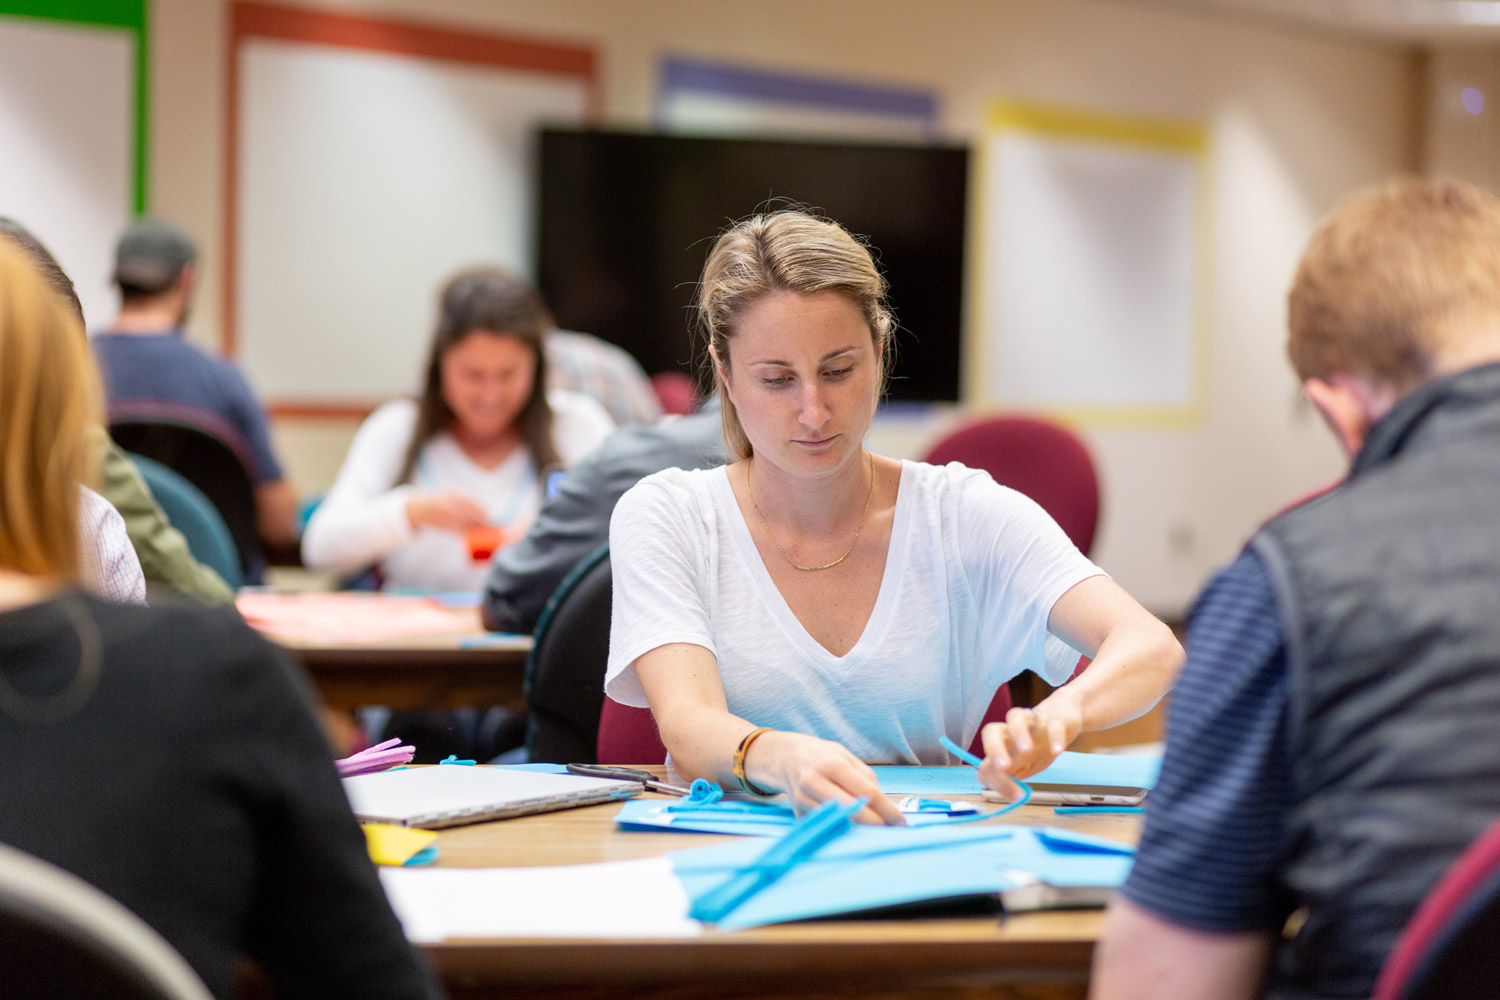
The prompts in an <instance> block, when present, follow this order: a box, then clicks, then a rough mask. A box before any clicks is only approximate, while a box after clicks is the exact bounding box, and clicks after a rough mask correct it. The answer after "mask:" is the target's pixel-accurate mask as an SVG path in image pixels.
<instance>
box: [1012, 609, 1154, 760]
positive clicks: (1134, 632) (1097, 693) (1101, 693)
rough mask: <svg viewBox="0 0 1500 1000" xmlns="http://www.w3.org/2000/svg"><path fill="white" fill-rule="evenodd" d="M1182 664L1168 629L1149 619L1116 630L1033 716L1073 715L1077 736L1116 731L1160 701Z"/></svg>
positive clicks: (1045, 700)
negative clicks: (1083, 667)
mask: <svg viewBox="0 0 1500 1000" xmlns="http://www.w3.org/2000/svg"><path fill="white" fill-rule="evenodd" d="M1182 660H1183V652H1182V646H1181V645H1180V644H1179V643H1178V642H1177V639H1176V638H1175V637H1174V636H1173V635H1172V630H1171V629H1169V628H1167V626H1166V625H1164V624H1162V623H1161V622H1159V621H1157V620H1156V619H1155V618H1150V619H1149V620H1146V621H1140V622H1132V623H1130V624H1128V625H1120V626H1117V627H1116V628H1114V629H1112V630H1111V631H1110V633H1109V635H1108V636H1107V637H1106V638H1105V640H1104V642H1102V643H1101V644H1100V645H1099V649H1098V652H1097V653H1096V654H1095V656H1094V659H1093V662H1092V663H1090V664H1089V666H1088V668H1087V669H1086V670H1084V671H1083V673H1081V674H1079V675H1078V676H1077V677H1076V678H1074V679H1073V680H1072V681H1070V682H1069V683H1067V684H1065V685H1063V686H1062V687H1060V688H1058V689H1057V690H1056V691H1054V692H1053V693H1052V694H1051V695H1049V696H1048V697H1047V698H1045V699H1044V700H1043V701H1042V702H1041V703H1040V704H1038V705H1037V711H1039V712H1043V713H1044V714H1045V713H1047V712H1051V711H1064V712H1069V713H1071V712H1076V713H1077V718H1078V720H1079V725H1080V731H1081V732H1089V731H1091V730H1096V729H1108V728H1110V727H1111V726H1117V725H1119V724H1120V723H1122V722H1128V721H1129V720H1131V719H1134V718H1136V717H1137V716H1140V715H1144V714H1145V713H1146V712H1148V711H1150V710H1151V708H1152V707H1153V706H1154V705H1155V704H1156V703H1157V702H1158V701H1160V700H1161V697H1162V695H1164V694H1166V693H1167V691H1168V690H1170V689H1171V687H1172V683H1173V681H1174V680H1175V679H1176V677H1177V671H1178V670H1179V669H1181V667H1182ZM1049 703H1051V704H1050V705H1049Z"/></svg>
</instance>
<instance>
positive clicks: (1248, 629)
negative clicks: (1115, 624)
mask: <svg viewBox="0 0 1500 1000" xmlns="http://www.w3.org/2000/svg"><path fill="white" fill-rule="evenodd" d="M1288 690H1289V682H1288V678H1287V669H1286V654H1285V647H1284V642H1283V632H1282V626H1281V617H1280V615H1279V614H1278V613H1277V610H1276V598H1275V592H1274V591H1273V590H1272V588H1271V581H1270V578H1269V576H1268V575H1267V574H1266V570H1265V567H1264V565H1263V564H1262V563H1261V561H1260V559H1259V558H1258V557H1257V556H1255V555H1254V554H1253V553H1251V552H1245V553H1242V554H1241V555H1240V557H1239V558H1238V559H1237V560H1235V561H1234V562H1233V563H1231V564H1230V565H1229V566H1228V567H1227V568H1226V569H1224V570H1223V571H1222V572H1221V573H1220V574H1219V575H1218V576H1217V577H1216V578H1215V579H1214V580H1213V582H1212V583H1210V584H1209V585H1208V587H1207V589H1205V590H1204V591H1203V594H1202V596H1200V597H1199V599H1198V602H1197V604H1196V606H1195V607H1194V608H1193V611H1192V614H1191V615H1190V616H1189V619H1188V640H1187V664H1186V666H1184V667H1183V669H1182V675H1181V677H1180V678H1179V679H1178V682H1177V688H1176V690H1175V691H1174V692H1173V694H1172V703H1171V708H1170V710H1169V711H1168V715H1167V752H1166V758H1165V760H1164V761H1163V763H1162V771H1161V778H1160V779H1159V780H1158V782H1157V785H1156V787H1155V788H1154V789H1152V791H1151V794H1150V796H1149V797H1148V798H1147V809H1146V826H1145V830H1144V831H1143V833H1142V836H1141V844H1140V850H1139V852H1138V854H1137V856H1136V861H1135V867H1134V869H1133V870H1132V871H1131V873H1130V879H1129V881H1128V882H1127V883H1126V885H1125V888H1124V890H1123V891H1124V894H1125V896H1126V898H1128V899H1129V900H1130V901H1131V902H1132V903H1135V904H1136V905H1137V906H1140V907H1143V908H1145V909H1147V910H1150V911H1151V912H1153V913H1155V914H1156V915H1158V916H1160V917H1163V918H1165V919H1167V920H1171V921H1173V922H1174V923H1178V924H1184V925H1186V926H1188V927H1192V928H1195V929H1198V930H1204V931H1214V932H1224V933H1229V932H1236V931H1252V930H1275V929H1279V928H1280V927H1281V925H1282V924H1283V923H1284V922H1285V920H1286V917H1287V915H1288V914H1289V913H1290V912H1291V910H1292V909H1293V908H1294V904H1293V902H1292V900H1291V899H1290V897H1289V895H1288V893H1287V892H1286V891H1285V889H1284V888H1283V886H1282V885H1281V883H1280V882H1279V881H1278V875H1277V873H1278V869H1279V867H1280V862H1281V860H1282V858H1283V857H1284V855H1285V853H1286V849H1287V842H1286V818H1287V813H1288V810H1289V808H1290V802H1291V789H1290V777H1291V770H1290V767H1291V760H1290V754H1289V752H1288V749H1287V745H1286V725H1287V697H1288Z"/></svg>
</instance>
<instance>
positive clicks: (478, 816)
mask: <svg viewBox="0 0 1500 1000" xmlns="http://www.w3.org/2000/svg"><path fill="white" fill-rule="evenodd" d="M641 790H642V785H641V784H640V783H639V782H635V781H615V780H613V779H610V778H583V777H579V776H578V775H575V774H547V773H544V772H539V771H518V770H515V769H512V768H506V767H484V766H482V765H473V766H470V765H462V764H436V765H433V766H432V767H407V768H400V769H398V770H394V771H381V772H379V773H377V774H359V775H355V776H354V777H352V778H345V779H344V794H345V795H347V796H348V797H349V806H350V808H352V809H353V810H354V815H356V816H358V817H359V818H360V819H362V820H370V821H373V822H377V823H396V824H398V825H401V826H415V827H421V828H423V829H427V830H435V829H437V828H438V827H444V826H459V825H461V824H463V823H479V822H482V821H483V820H487V819H500V818H502V817H505V816H523V815H525V814H527V813H538V812H547V811H548V810H552V809H568V808H571V807H573V806H586V805H590V804H591V803H595V802H607V801H609V800H610V799H628V798H630V797H631V796H633V795H639V794H640V792H641Z"/></svg>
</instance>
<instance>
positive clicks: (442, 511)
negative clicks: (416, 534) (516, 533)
mask: <svg viewBox="0 0 1500 1000" xmlns="http://www.w3.org/2000/svg"><path fill="white" fill-rule="evenodd" d="M406 519H407V520H408V521H410V522H411V526H412V527H413V528H423V527H430V528H437V529H439V530H440V531H451V532H453V533H454V534H460V535H461V534H463V533H464V532H465V531H468V530H469V529H470V528H478V527H482V526H483V525H485V524H486V523H488V521H489V516H488V515H487V514H486V513H485V510H484V508H483V507H481V506H479V504H478V503H477V502H476V501H475V500H474V499H473V498H472V497H470V496H469V495H468V494H466V493H461V492H459V491H458V490H443V491H441V492H432V493H415V494H413V495H412V496H411V497H410V498H409V499H408V500H407V501H406Z"/></svg>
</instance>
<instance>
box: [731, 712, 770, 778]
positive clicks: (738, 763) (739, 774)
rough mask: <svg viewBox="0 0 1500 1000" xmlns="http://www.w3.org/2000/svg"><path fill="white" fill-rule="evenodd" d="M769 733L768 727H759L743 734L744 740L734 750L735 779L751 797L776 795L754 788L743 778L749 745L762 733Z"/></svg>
mask: <svg viewBox="0 0 1500 1000" xmlns="http://www.w3.org/2000/svg"><path fill="white" fill-rule="evenodd" d="M769 732H771V727H770V726H761V727H760V728H759V729H752V730H750V732H748V733H746V734H745V738H744V739H742V740H740V745H739V746H738V747H735V750H734V776H735V779H736V780H737V781H739V783H740V787H741V788H743V789H744V790H745V791H747V792H749V793H750V794H751V795H775V794H776V793H775V792H767V791H763V790H761V789H759V788H756V787H755V786H754V785H753V784H751V783H750V779H749V778H747V777H745V754H747V753H749V752H750V744H752V743H754V742H755V741H756V739H757V738H758V737H759V736H760V735H761V734H762V733H769Z"/></svg>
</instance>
